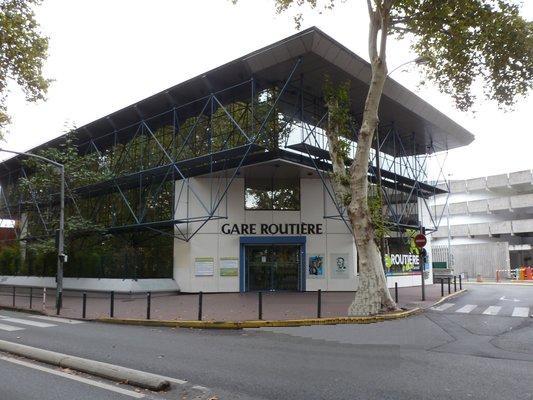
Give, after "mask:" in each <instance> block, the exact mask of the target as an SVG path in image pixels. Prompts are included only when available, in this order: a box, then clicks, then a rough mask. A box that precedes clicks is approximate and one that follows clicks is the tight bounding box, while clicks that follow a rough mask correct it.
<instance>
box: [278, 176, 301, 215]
mask: <svg viewBox="0 0 533 400" xmlns="http://www.w3.org/2000/svg"><path fill="white" fill-rule="evenodd" d="M272 198H273V209H274V210H299V209H300V181H299V179H290V180H288V179H284V180H275V181H274V190H273V195H272Z"/></svg>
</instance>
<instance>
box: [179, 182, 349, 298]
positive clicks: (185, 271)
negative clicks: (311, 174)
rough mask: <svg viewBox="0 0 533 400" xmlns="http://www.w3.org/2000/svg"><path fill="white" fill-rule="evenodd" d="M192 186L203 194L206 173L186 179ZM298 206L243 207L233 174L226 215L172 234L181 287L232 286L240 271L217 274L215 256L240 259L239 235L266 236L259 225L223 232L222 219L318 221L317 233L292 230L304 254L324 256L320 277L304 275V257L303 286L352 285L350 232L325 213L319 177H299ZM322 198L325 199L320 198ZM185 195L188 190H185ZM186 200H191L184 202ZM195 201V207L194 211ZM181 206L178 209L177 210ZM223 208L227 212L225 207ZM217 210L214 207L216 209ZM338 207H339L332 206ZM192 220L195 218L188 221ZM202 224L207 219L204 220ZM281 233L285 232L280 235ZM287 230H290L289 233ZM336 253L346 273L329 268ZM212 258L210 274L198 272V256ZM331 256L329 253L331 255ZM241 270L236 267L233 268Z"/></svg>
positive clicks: (227, 288)
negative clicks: (185, 234)
mask: <svg viewBox="0 0 533 400" xmlns="http://www.w3.org/2000/svg"><path fill="white" fill-rule="evenodd" d="M191 181H192V184H191V186H192V187H194V188H195V189H196V188H198V193H202V194H203V195H205V196H206V197H207V198H209V194H207V193H205V191H206V190H209V187H210V186H209V185H210V184H211V182H210V180H209V179H201V178H194V179H191ZM300 191H301V194H300V197H301V202H300V210H299V211H270V210H245V207H244V179H242V178H238V179H236V180H235V181H234V182H233V183H232V185H231V187H230V188H229V190H228V201H227V217H228V218H227V219H220V220H218V221H212V222H211V223H210V224H211V226H210V227H209V229H204V228H202V229H201V231H200V232H199V233H197V234H196V235H194V236H193V237H192V239H191V240H190V241H189V242H183V241H180V240H178V239H176V240H175V245H174V278H175V280H176V282H177V283H178V284H179V286H180V289H181V290H182V291H183V292H198V291H203V292H237V291H239V290H240V282H239V275H237V276H221V274H220V259H221V258H223V259H224V258H232V259H237V260H238V265H239V267H240V263H241V260H240V258H241V242H240V238H241V237H251V236H269V237H275V235H265V234H262V233H261V232H260V231H257V232H256V234H255V235H245V234H234V233H232V234H226V233H224V232H223V229H222V227H223V225H224V224H230V225H233V224H238V225H240V224H246V225H249V224H256V225H257V226H261V224H268V225H270V224H299V223H307V224H321V226H322V232H321V233H319V234H317V233H314V234H305V235H295V236H305V238H306V243H305V250H306V254H305V257H306V258H307V256H308V255H312V254H321V255H323V256H324V262H325V271H324V275H323V277H319V278H317V277H309V276H308V275H307V273H308V272H307V262H308V260H307V259H306V260H304V262H305V265H306V268H305V274H306V277H305V287H306V290H317V289H323V290H334V291H335V290H337V291H346V290H349V291H353V290H355V289H356V288H357V274H356V265H357V264H356V249H355V244H354V241H353V236H352V234H351V233H350V232H349V230H348V229H347V227H346V225H345V224H344V223H343V222H342V221H332V220H329V219H324V201H326V202H327V203H329V204H327V206H326V207H327V209H328V210H329V211H331V213H332V215H334V213H336V212H337V211H336V209H335V208H334V207H333V204H332V202H331V199H329V197H328V196H327V194H326V196H324V189H323V186H322V182H321V181H320V180H318V179H301V183H300ZM325 198H326V200H324V199H325ZM189 200H190V196H189ZM189 204H191V203H189ZM198 207H199V206H198V205H197V206H196V208H195V211H198V210H199V208H198ZM181 212H183V210H181ZM224 212H226V211H225V210H224ZM220 213H221V212H217V214H220ZM337 213H338V212H337ZM191 225H196V224H191ZM206 225H207V224H206ZM282 236H284V235H282ZM289 236H290V235H289ZM336 255H343V256H347V260H346V263H347V266H348V270H349V277H348V278H339V277H338V276H335V274H334V273H333V272H332V268H333V266H332V265H331V264H332V263H333V262H334V261H332V258H333V257H334V256H336ZM199 258H201V259H206V258H208V259H213V262H214V266H213V271H212V274H207V275H203V276H198V274H197V270H196V267H195V265H196V262H197V259H199ZM333 259H334V258H333ZM240 273H241V270H240V268H239V272H238V274H240Z"/></svg>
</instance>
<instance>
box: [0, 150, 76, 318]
mask: <svg viewBox="0 0 533 400" xmlns="http://www.w3.org/2000/svg"><path fill="white" fill-rule="evenodd" d="M0 152H4V153H11V154H17V155H20V156H27V157H33V158H37V159H39V160H42V161H45V162H47V163H49V164H52V165H53V166H55V167H57V168H58V169H59V174H60V177H61V190H60V201H59V202H60V205H59V232H58V239H57V272H56V313H57V314H58V315H59V313H60V311H61V307H62V303H63V264H64V262H65V258H66V255H65V166H64V165H63V164H60V163H58V162H56V161H54V160H50V159H49V158H46V157H43V156H39V155H37V154H32V153H22V152H18V151H13V150H6V149H2V148H0Z"/></svg>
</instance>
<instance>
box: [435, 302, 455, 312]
mask: <svg viewBox="0 0 533 400" xmlns="http://www.w3.org/2000/svg"><path fill="white" fill-rule="evenodd" d="M454 305H455V303H444V304H441V305H440V306H436V307H431V309H432V310H435V311H444V310H447V309H448V308H450V307H453V306H454Z"/></svg>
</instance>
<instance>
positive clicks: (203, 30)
mask: <svg viewBox="0 0 533 400" xmlns="http://www.w3.org/2000/svg"><path fill="white" fill-rule="evenodd" d="M273 3H274V2H273V0H239V2H238V4H237V5H236V6H235V5H233V4H232V2H231V1H230V0H194V1H185V0H168V1H167V0H151V1H140V0H90V1H88V0H44V2H43V4H42V5H41V6H40V7H39V8H38V9H37V19H38V21H39V23H40V24H41V30H42V32H43V33H44V34H45V35H47V36H48V37H49V38H50V48H49V57H48V60H47V62H46V75H47V76H48V77H50V78H52V79H54V82H53V83H52V85H51V87H50V90H49V93H48V98H47V101H46V102H39V103H36V104H29V103H26V102H25V101H24V97H23V95H22V93H21V92H20V90H18V88H17V87H15V86H14V85H12V86H11V88H10V95H9V98H8V107H9V109H8V111H9V113H10V115H11V117H12V124H11V125H10V126H9V127H8V133H7V135H6V136H5V138H4V141H5V142H4V143H2V144H1V146H2V147H4V148H6V149H11V150H16V151H25V150H28V149H31V148H32V147H35V146H37V145H39V144H41V143H43V142H45V141H47V140H50V139H52V138H54V137H57V136H59V135H60V134H62V133H63V132H64V130H65V127H66V126H71V125H72V124H75V125H77V126H82V125H84V124H86V123H88V122H91V121H93V120H95V119H97V118H100V117H102V116H105V115H107V114H110V113H112V112H113V111H116V110H118V109H120V108H122V107H125V106H127V105H130V104H132V103H134V102H136V101H138V100H141V99H143V98H145V97H148V96H150V95H152V94H154V93H156V92H159V91H161V90H164V89H166V88H168V87H170V86H173V85H175V84H177V83H180V82H182V81H184V80H187V79H189V78H191V77H194V76H196V75H199V74H201V73H203V72H206V71H208V70H210V69H212V68H214V67H217V66H219V65H221V64H223V63H225V62H228V61H231V60H233V59H235V58H238V57H240V56H242V55H244V54H246V53H249V52H251V51H254V50H256V49H258V48H260V47H263V46H266V45H268V44H270V43H273V42H275V41H278V40H280V39H283V38H284V37H286V36H289V35H291V34H294V33H295V32H296V28H295V26H294V23H293V20H292V16H291V14H283V15H276V14H275V12H274V7H273ZM304 15H305V19H304V22H303V25H302V28H303V29H305V28H306V27H309V26H312V25H314V26H317V27H318V28H320V29H322V30H323V31H324V32H326V33H327V34H329V35H330V36H332V37H333V38H335V39H336V40H338V41H339V42H341V43H342V44H344V45H345V46H347V47H348V48H350V49H351V50H353V51H354V52H356V53H357V54H359V55H360V56H361V57H363V58H365V59H368V55H367V36H368V35H367V26H368V22H367V21H368V15H367V13H366V6H365V4H364V2H363V1H362V0H359V1H358V0H352V1H348V2H346V3H341V2H339V5H338V6H337V7H336V8H335V9H334V10H333V11H330V12H323V13H319V12H317V11H310V10H307V11H306V12H305V14H304ZM522 15H523V16H525V17H526V18H527V19H530V20H531V19H533V1H526V2H525V5H524V8H523V12H522ZM388 49H389V51H388V65H389V71H392V70H393V69H394V68H395V67H396V66H398V65H400V64H402V63H404V62H407V61H410V60H412V59H414V58H416V55H414V54H413V53H412V52H411V51H410V49H409V43H408V42H406V41H396V40H394V39H391V42H390V44H389V46H388ZM416 68H417V67H416V66H415V65H414V64H410V66H409V67H407V66H406V67H405V68H400V69H398V70H396V71H394V72H393V73H392V75H391V77H393V78H394V79H395V80H397V81H398V82H400V83H401V84H403V85H404V86H406V87H407V88H409V89H410V90H412V91H414V92H415V93H417V94H418V95H419V96H421V97H422V98H423V99H424V100H426V101H428V102H429V103H431V104H432V105H433V106H435V107H436V108H438V109H439V110H440V111H442V112H444V113H445V114H447V115H448V116H450V117H451V118H452V119H453V120H455V121H456V122H458V123H459V124H461V125H462V126H464V127H465V128H466V129H468V130H469V131H470V132H472V133H473V134H474V135H475V136H476V139H475V141H474V142H473V143H472V144H471V145H469V146H467V147H465V148H461V149H455V150H451V151H449V153H448V155H447V157H446V164H445V174H446V175H447V176H448V177H449V178H451V179H467V178H471V177H478V176H487V175H492V174H500V173H508V172H512V171H518V170H524V169H532V168H533V161H532V157H531V154H532V153H533V135H532V134H533V124H532V122H531V113H532V112H533V93H532V94H530V96H529V98H527V99H522V100H520V101H519V102H518V103H517V104H516V106H515V109H514V111H512V112H504V111H501V110H499V109H498V107H497V106H496V105H495V104H491V103H487V102H485V101H480V102H478V103H477V104H476V106H475V108H474V110H473V111H470V112H466V113H465V112H460V111H458V110H456V109H455V108H454V106H453V104H452V102H451V100H450V99H449V98H448V97H446V96H445V95H443V94H441V93H439V92H438V90H436V88H435V87H432V86H424V87H419V85H418V83H419V79H420V76H421V75H420V73H419V71H417V69H416ZM8 157H9V156H8V155H1V154H0V159H4V158H8ZM442 158H443V157H442Z"/></svg>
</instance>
